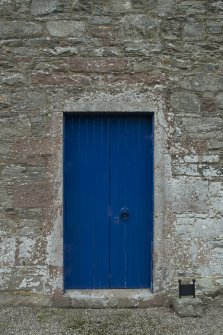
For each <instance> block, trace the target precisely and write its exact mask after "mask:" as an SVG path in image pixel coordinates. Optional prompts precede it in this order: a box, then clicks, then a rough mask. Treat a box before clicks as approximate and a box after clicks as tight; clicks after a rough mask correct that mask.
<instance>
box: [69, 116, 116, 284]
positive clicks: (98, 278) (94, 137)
mask: <svg viewBox="0 0 223 335" xmlns="http://www.w3.org/2000/svg"><path fill="white" fill-rule="evenodd" d="M64 133H65V137H64V269H65V272H64V276H65V289H72V288H107V287H108V286H109V249H108V245H109V224H108V202H109V200H108V196H109V189H108V187H109V179H108V177H109V176H108V163H109V156H108V154H109V142H108V119H107V118H106V117H90V116H80V117H79V116H75V115H66V116H65V125H64Z"/></svg>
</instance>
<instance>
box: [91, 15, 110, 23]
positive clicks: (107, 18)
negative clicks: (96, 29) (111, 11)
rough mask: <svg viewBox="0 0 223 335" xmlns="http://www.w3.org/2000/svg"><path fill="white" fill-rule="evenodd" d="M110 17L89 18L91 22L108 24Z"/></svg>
mask: <svg viewBox="0 0 223 335" xmlns="http://www.w3.org/2000/svg"><path fill="white" fill-rule="evenodd" d="M111 21H112V19H111V18H110V17H109V16H92V17H91V18H90V23H91V24H98V25H106V24H110V23H111Z"/></svg>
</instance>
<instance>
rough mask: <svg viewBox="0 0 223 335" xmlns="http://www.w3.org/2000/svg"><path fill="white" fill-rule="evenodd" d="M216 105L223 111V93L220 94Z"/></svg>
mask: <svg viewBox="0 0 223 335" xmlns="http://www.w3.org/2000/svg"><path fill="white" fill-rule="evenodd" d="M216 105H217V107H218V108H220V109H223V93H219V94H218V95H217V96H216Z"/></svg>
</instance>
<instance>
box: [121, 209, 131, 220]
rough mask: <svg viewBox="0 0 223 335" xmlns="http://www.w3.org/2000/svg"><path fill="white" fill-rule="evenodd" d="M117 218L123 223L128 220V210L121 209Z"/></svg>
mask: <svg viewBox="0 0 223 335" xmlns="http://www.w3.org/2000/svg"><path fill="white" fill-rule="evenodd" d="M119 217H120V219H121V220H123V221H126V220H128V219H129V210H128V208H122V209H121V212H120V215H119Z"/></svg>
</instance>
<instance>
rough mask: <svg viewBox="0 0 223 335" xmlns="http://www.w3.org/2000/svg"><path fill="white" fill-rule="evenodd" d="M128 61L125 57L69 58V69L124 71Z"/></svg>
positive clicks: (100, 71) (76, 70)
mask: <svg viewBox="0 0 223 335" xmlns="http://www.w3.org/2000/svg"><path fill="white" fill-rule="evenodd" d="M127 64H128V61H127V59H125V58H120V59H119V58H102V57H101V58H96V59H94V58H81V57H76V58H73V59H71V60H70V62H69V70H70V71H73V72H99V73H103V72H126V70H127Z"/></svg>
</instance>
